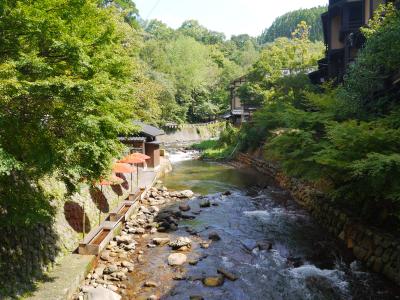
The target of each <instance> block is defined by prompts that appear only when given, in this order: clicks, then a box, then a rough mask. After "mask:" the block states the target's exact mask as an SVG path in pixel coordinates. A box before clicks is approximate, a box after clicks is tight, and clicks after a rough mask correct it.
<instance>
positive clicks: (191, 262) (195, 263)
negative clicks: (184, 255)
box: [189, 259, 199, 266]
mask: <svg viewBox="0 0 400 300" xmlns="http://www.w3.org/2000/svg"><path fill="white" fill-rule="evenodd" d="M198 263H199V260H198V259H191V260H189V265H192V266H195V265H197V264H198Z"/></svg>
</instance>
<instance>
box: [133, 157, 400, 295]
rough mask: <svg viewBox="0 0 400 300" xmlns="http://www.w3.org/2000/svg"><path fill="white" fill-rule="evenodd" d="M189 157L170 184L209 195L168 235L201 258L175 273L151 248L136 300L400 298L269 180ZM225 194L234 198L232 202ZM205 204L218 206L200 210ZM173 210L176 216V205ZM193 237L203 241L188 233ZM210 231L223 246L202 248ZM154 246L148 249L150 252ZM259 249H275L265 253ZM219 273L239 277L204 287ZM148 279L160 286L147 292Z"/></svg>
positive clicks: (162, 251) (177, 161) (136, 280)
mask: <svg viewBox="0 0 400 300" xmlns="http://www.w3.org/2000/svg"><path fill="white" fill-rule="evenodd" d="M190 156H191V155H190V154H185V153H175V154H172V155H171V160H172V161H173V165H174V170H173V172H172V173H170V174H168V175H166V177H165V178H164V179H163V184H164V185H165V186H167V187H168V188H169V189H170V190H186V189H191V190H192V191H194V192H195V193H197V194H200V195H202V196H200V197H196V198H193V199H192V200H190V201H188V204H189V205H190V207H191V211H190V212H189V214H190V213H191V214H193V216H195V217H196V218H195V219H194V220H189V221H182V222H181V223H179V227H178V230H177V231H175V232H172V233H168V234H166V233H165V234H164V237H169V238H171V239H174V238H176V237H179V236H189V237H190V238H191V239H192V240H193V241H194V243H193V244H194V246H193V247H192V249H191V251H190V253H188V254H187V255H188V257H189V259H190V258H200V260H199V262H198V263H197V265H190V264H187V265H185V266H184V267H180V268H175V269H174V268H171V267H170V266H168V264H167V263H166V260H167V257H168V255H169V254H170V253H171V250H170V249H169V248H168V246H165V247H156V248H153V249H146V251H144V254H143V255H144V257H145V259H144V262H143V263H142V264H141V265H140V267H139V268H137V269H136V271H135V272H134V274H133V275H131V280H130V281H131V293H130V294H129V298H130V299H147V297H148V296H149V295H151V294H156V295H157V296H158V297H160V298H161V299H182V300H183V299H207V300H208V299H227V300H231V299H232V300H234V299H237V300H246V299H249V300H258V299H260V300H262V299H266V300H267V299H296V300H297V299H400V296H399V289H398V288H396V287H395V286H394V285H392V284H391V283H389V282H388V281H386V280H385V279H384V278H382V277H381V276H379V275H376V274H372V273H369V272H367V271H366V270H365V269H364V268H363V266H362V265H361V264H360V263H358V262H356V261H355V260H354V258H353V257H352V256H351V254H350V253H349V252H347V251H346V249H344V248H342V247H341V246H340V243H338V241H337V240H336V239H335V238H334V237H332V236H330V235H329V234H328V233H327V232H326V231H325V230H324V229H322V228H321V227H320V226H318V224H316V223H314V222H313V220H312V219H311V218H310V217H309V215H308V213H307V212H306V211H305V210H303V209H302V208H301V207H299V205H297V204H296V203H295V202H294V201H293V200H292V199H291V197H290V195H289V194H288V193H287V192H285V191H284V190H282V189H280V188H278V187H277V186H276V185H275V184H274V183H273V182H272V181H271V180H270V179H269V178H266V177H265V176H264V175H261V174H259V173H257V172H254V171H252V170H250V169H237V168H234V167H231V166H229V165H225V164H219V163H213V162H204V161H199V160H191V159H190ZM225 191H230V192H231V193H232V194H231V195H227V196H225V195H223V193H224V192H225ZM204 199H209V200H210V202H211V203H212V204H213V205H212V206H211V207H210V208H200V207H199V203H200V201H204ZM167 209H169V210H170V209H176V210H177V205H175V206H173V207H168V208H167ZM193 231H194V232H196V233H197V236H193V235H192V236H191V235H190V234H189V233H188V232H192V233H193ZM210 232H216V233H217V234H218V235H219V236H220V237H221V240H220V241H216V242H212V244H211V245H210V247H209V248H207V249H203V248H201V247H199V246H195V245H196V243H195V242H196V239H197V238H200V239H202V240H207V239H208V235H209V233H210ZM147 242H148V241H146V240H145V241H143V242H142V243H141V244H142V246H143V247H144V248H143V249H145V245H146V243H147ZM257 243H258V244H261V245H272V249H269V250H268V249H265V250H260V248H259V247H256V246H257ZM261 248H263V247H261ZM264 248H265V247H264ZM266 248H268V246H267V247H266ZM218 268H222V269H224V270H227V271H229V272H231V273H233V274H235V275H236V276H237V277H238V279H237V280H236V281H229V280H225V282H224V284H223V285H222V286H220V287H206V286H204V285H203V283H202V281H201V279H202V278H205V277H207V276H215V275H216V274H217V269H218ZM146 280H153V281H155V282H157V284H158V287H157V288H156V289H154V288H153V289H152V288H148V289H144V290H143V282H145V281H146ZM195 296H197V297H198V298H196V297H195ZM190 297H192V298H190Z"/></svg>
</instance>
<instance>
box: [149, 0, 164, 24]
mask: <svg viewBox="0 0 400 300" xmlns="http://www.w3.org/2000/svg"><path fill="white" fill-rule="evenodd" d="M160 2H161V0H157V2H156V4H154V6H153V8H152V9H151V10H150V12H149V13H148V15H147V18H146V20H149V18H150V16H151V14H152V13H153V12H154V11H155V10H156V8H157V7H158V5H159V4H160Z"/></svg>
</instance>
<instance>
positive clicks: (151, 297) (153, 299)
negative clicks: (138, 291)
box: [147, 295, 159, 300]
mask: <svg viewBox="0 0 400 300" xmlns="http://www.w3.org/2000/svg"><path fill="white" fill-rule="evenodd" d="M158 299H159V298H158V297H157V296H156V295H151V296H149V297H147V300H158Z"/></svg>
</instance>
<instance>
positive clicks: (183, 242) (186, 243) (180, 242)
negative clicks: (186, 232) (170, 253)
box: [169, 237, 192, 250]
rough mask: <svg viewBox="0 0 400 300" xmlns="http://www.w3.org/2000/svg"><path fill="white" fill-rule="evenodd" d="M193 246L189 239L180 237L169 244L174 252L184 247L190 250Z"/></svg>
mask: <svg viewBox="0 0 400 300" xmlns="http://www.w3.org/2000/svg"><path fill="white" fill-rule="evenodd" d="M191 245H192V241H191V240H190V239H189V238H188V237H179V238H178V239H176V240H175V241H172V242H170V243H169V246H170V247H171V248H172V249H174V250H177V249H180V248H182V247H188V248H190V247H191Z"/></svg>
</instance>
